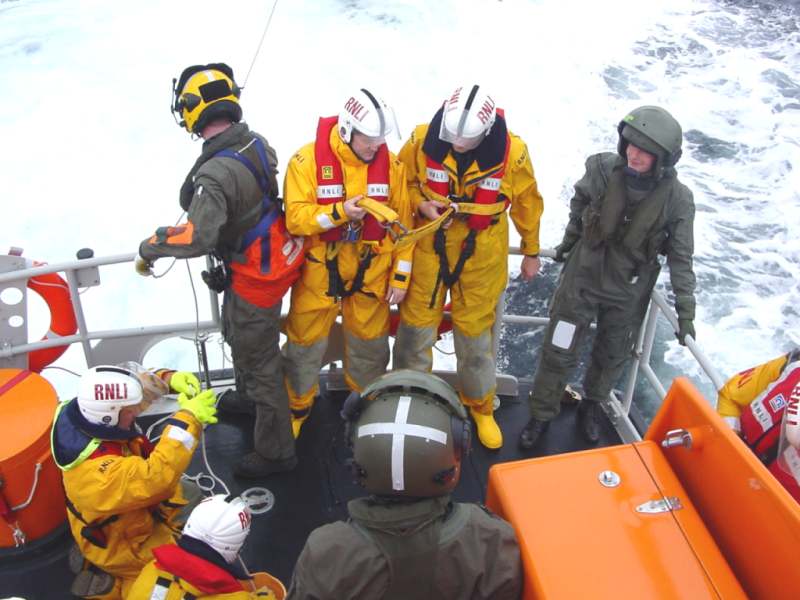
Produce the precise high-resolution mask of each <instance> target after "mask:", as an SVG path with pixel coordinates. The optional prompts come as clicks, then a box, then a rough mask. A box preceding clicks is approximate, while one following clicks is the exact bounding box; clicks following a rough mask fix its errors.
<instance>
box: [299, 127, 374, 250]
mask: <svg viewBox="0 0 800 600" xmlns="http://www.w3.org/2000/svg"><path fill="white" fill-rule="evenodd" d="M337 121H338V117H321V118H320V120H319V123H318V124H317V138H316V140H315V141H314V159H315V160H316V163H317V203H318V204H323V205H325V204H335V203H336V202H340V201H343V200H345V194H346V192H345V188H344V173H343V172H342V165H341V163H340V162H339V158H338V157H337V156H336V153H335V152H334V151H333V148H331V142H330V139H331V138H330V136H331V130H332V129H333V128H334V127H336V123H337ZM366 195H367V196H369V197H370V198H372V199H373V200H377V201H378V202H383V203H384V204H386V203H387V202H389V149H388V148H387V147H386V144H382V145H381V147H380V148H379V149H378V152H377V154H376V155H375V158H374V159H373V160H372V161H371V162H370V163H369V166H368V167H367V194H366ZM385 235H386V229H384V228H383V227H381V224H380V223H378V221H377V219H375V217H373V216H372V215H367V216H365V217H364V220H363V225H362V229H361V235H360V239H361V240H363V241H369V242H380V241H381V240H382V239H383V238H384V236H385ZM319 237H320V239H322V240H324V241H326V242H338V241H340V240H342V239H344V237H345V228H344V227H343V226H339V227H334V228H333V229H329V230H328V231H325V232H324V233H321V234H320V236H319Z"/></svg>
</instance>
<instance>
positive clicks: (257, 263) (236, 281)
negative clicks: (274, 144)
mask: <svg viewBox="0 0 800 600" xmlns="http://www.w3.org/2000/svg"><path fill="white" fill-rule="evenodd" d="M253 139H254V147H255V148H256V152H257V154H258V158H259V162H260V163H261V170H259V169H258V168H256V166H255V165H254V164H253V163H252V162H251V161H250V160H249V159H248V158H247V157H245V156H244V155H242V154H240V153H238V152H234V151H233V150H230V149H225V150H221V151H220V152H217V153H216V154H215V155H214V156H215V157H217V156H220V157H227V158H232V159H234V160H236V161H238V162H239V163H241V164H242V165H243V166H245V167H246V168H247V170H248V171H250V172H251V173H252V174H253V177H255V178H256V181H257V182H258V185H259V187H260V188H261V191H262V193H263V197H262V199H261V217H260V218H259V220H258V223H256V224H255V225H254V226H253V227H251V228H250V229H249V230H248V231H247V232H245V234H244V236H243V238H242V242H241V244H240V247H239V249H238V252H235V253H233V254H232V255H231V256H230V257H229V259H230V260H229V263H228V264H229V265H230V270H231V288H232V289H233V291H234V292H236V293H237V294H238V295H239V296H241V297H242V298H244V299H245V300H247V301H248V302H250V303H251V304H255V305H256V306H261V307H265V308H266V307H270V306H273V305H275V304H276V303H278V302H279V301H280V300H281V298H283V296H284V294H285V293H286V291H287V290H288V289H289V288H290V287H291V285H292V284H293V283H294V282H295V280H297V278H298V277H299V276H300V267H301V266H302V264H303V258H304V256H305V252H304V249H305V248H304V240H303V238H302V237H294V236H292V235H290V234H289V232H288V231H287V230H286V218H285V216H284V214H283V209H282V207H281V204H280V199H278V198H273V197H272V195H271V194H270V191H269V184H268V182H267V179H266V175H265V174H266V173H269V163H268V161H267V155H266V150H265V149H264V145H263V143H262V142H261V140H260V139H259V138H257V137H255V138H253Z"/></svg>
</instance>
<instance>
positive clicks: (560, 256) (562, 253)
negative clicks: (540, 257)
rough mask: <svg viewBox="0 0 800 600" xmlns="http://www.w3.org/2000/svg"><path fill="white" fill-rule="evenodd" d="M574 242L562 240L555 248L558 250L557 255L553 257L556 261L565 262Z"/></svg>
mask: <svg viewBox="0 0 800 600" xmlns="http://www.w3.org/2000/svg"><path fill="white" fill-rule="evenodd" d="M574 245H575V244H574V243H570V242H561V243H560V244H559V245H558V246H556V247H555V248H553V250H555V251H556V255H555V257H554V258H553V260H554V261H556V262H560V263H563V262H564V261H565V260H566V259H567V253H568V252H569V251H570V250H572V247H573V246H574Z"/></svg>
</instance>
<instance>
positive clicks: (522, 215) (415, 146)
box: [398, 117, 544, 254]
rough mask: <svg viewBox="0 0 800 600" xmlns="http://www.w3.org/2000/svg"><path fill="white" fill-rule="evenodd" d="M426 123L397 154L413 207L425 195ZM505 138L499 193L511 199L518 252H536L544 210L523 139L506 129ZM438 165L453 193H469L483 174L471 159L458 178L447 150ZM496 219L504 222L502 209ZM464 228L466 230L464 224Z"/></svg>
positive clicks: (470, 193)
mask: <svg viewBox="0 0 800 600" xmlns="http://www.w3.org/2000/svg"><path fill="white" fill-rule="evenodd" d="M498 118H499V117H498ZM428 127H429V125H428V124H424V125H418V126H417V127H416V129H414V132H413V133H412V134H411V138H410V139H409V140H408V141H407V142H406V143H405V145H404V146H403V148H402V149H401V150H400V153H399V154H398V158H399V159H400V160H401V161H402V162H403V164H405V166H406V176H407V178H408V182H409V190H408V193H409V197H410V198H411V204H412V207H413V209H414V211H416V209H417V207H418V206H419V205H420V203H421V202H422V201H423V200H425V199H426V198H425V196H424V195H423V193H422V187H421V186H422V184H423V183H425V182H426V181H427V166H426V157H425V153H424V152H423V150H422V146H423V143H424V142H425V136H426V135H427V133H428ZM509 139H510V142H511V148H510V149H509V152H508V161H507V163H506V170H505V174H504V175H503V179H502V181H501V182H500V194H501V195H503V196H505V197H506V198H507V199H508V200H509V201H510V202H511V206H510V208H509V213H510V214H511V220H512V221H513V222H514V225H515V226H516V228H517V231H518V232H519V235H520V238H521V244H520V247H521V249H522V253H523V254H538V253H539V221H540V219H541V216H542V211H543V210H544V202H543V200H542V196H541V194H540V193H539V187H538V185H537V183H536V177H535V176H534V173H533V165H532V164H531V158H530V154H529V153H528V147H527V146H526V145H525V142H523V141H522V140H521V139H520V138H519V137H517V136H516V135H514V134H513V133H511V132H509ZM442 166H443V167H444V169H445V170H446V171H447V173H448V175H449V177H450V181H451V186H452V193H453V194H454V195H456V196H467V197H472V196H473V194H474V192H475V189H476V188H477V186H478V184H479V183H480V181H481V180H482V179H483V176H484V175H485V172H484V171H481V170H480V168H479V166H478V163H477V161H475V162H473V163H472V165H470V166H469V167H468V168H467V170H466V171H465V173H464V174H463V176H462V177H460V178H459V177H458V175H457V173H458V170H457V166H456V161H455V158H454V157H453V155H452V153H448V154H447V156H446V158H445V159H444V161H443V162H442ZM417 219H418V220H420V221H421V223H420V224H422V223H424V222H425V219H424V217H421V216H419V215H417ZM500 219H501V222H502V223H505V222H507V221H506V219H507V217H506V215H505V213H502V214H501V215H500ZM506 226H507V225H506ZM464 229H465V230H466V227H464ZM449 233H450V232H448V234H449Z"/></svg>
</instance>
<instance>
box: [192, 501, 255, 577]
mask: <svg viewBox="0 0 800 600" xmlns="http://www.w3.org/2000/svg"><path fill="white" fill-rule="evenodd" d="M251 520H252V517H251V515H250V509H248V508H247V504H245V502H244V500H242V499H241V498H239V497H236V498H232V499H231V500H230V502H228V501H227V500H226V499H225V495H224V494H217V495H216V496H211V497H210V498H206V499H205V500H203V501H202V502H201V503H200V504H198V505H197V506H196V507H195V508H194V510H193V511H192V514H190V515H189V518H188V519H187V521H186V525H185V526H184V528H183V533H184V535H188V536H189V537H191V538H194V539H196V540H200V541H201V542H204V543H206V544H208V545H209V546H211V547H212V548H213V549H214V550H215V551H217V552H218V553H219V554H220V555H221V556H222V558H224V559H225V561H226V562H228V563H232V562H233V561H234V560H236V557H237V556H238V555H239V550H240V549H241V548H242V544H244V541H245V539H247V534H248V533H250V522H251Z"/></svg>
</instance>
